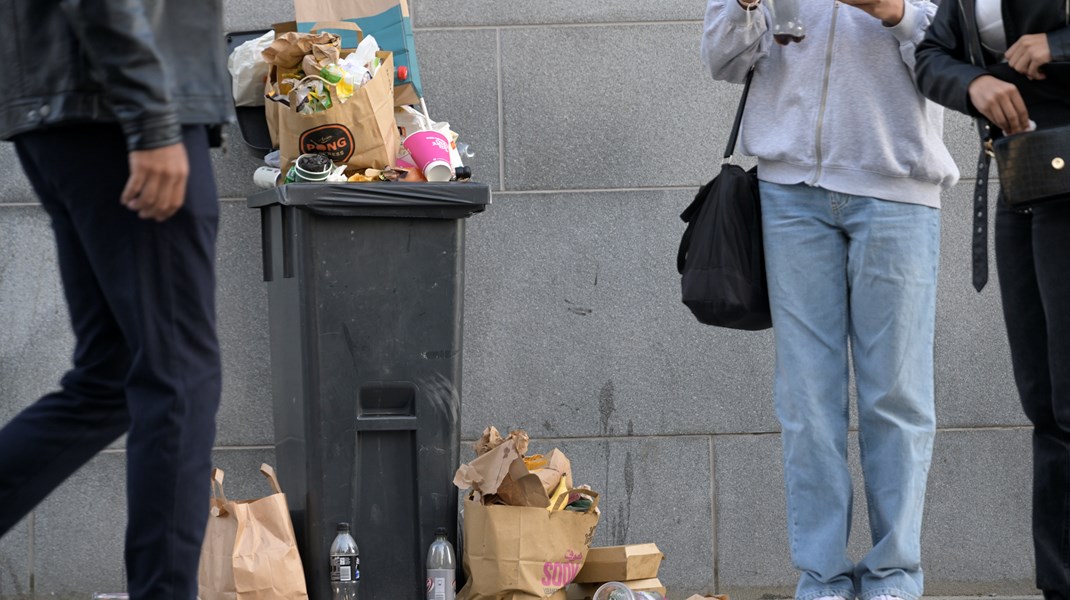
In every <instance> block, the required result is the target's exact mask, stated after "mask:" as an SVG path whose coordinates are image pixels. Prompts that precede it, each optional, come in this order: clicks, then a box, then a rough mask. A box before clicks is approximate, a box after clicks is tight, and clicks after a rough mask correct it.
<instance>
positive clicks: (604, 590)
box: [592, 581, 665, 600]
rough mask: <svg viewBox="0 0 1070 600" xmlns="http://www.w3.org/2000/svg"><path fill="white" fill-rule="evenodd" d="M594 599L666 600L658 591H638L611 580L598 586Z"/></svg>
mask: <svg viewBox="0 0 1070 600" xmlns="http://www.w3.org/2000/svg"><path fill="white" fill-rule="evenodd" d="M592 600H665V596H662V595H661V594H659V593H658V592H637V591H634V590H632V589H630V588H629V587H628V586H626V585H624V584H623V583H620V582H619V581H610V582H609V583H606V584H603V585H602V587H600V588H598V589H597V590H596V591H595V593H594V596H593V598H592Z"/></svg>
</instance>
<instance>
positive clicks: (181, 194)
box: [119, 143, 189, 222]
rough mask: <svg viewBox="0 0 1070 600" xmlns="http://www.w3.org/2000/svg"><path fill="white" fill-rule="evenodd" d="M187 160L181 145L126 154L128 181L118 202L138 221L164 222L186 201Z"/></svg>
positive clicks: (184, 149) (184, 148) (183, 147)
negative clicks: (153, 220) (128, 160)
mask: <svg viewBox="0 0 1070 600" xmlns="http://www.w3.org/2000/svg"><path fill="white" fill-rule="evenodd" d="M188 177H189V159H188V157H187V156H186V147H185V146H183V145H182V144H181V143H178V144H172V145H170V146H164V147H162V148H154V149H152V150H135V151H133V152H131V153H130V179H128V180H127V181H126V188H124V189H123V194H122V196H121V197H120V199H119V201H120V202H122V203H123V206H125V207H127V208H129V209H130V210H132V211H134V212H136V213H137V216H139V217H141V218H142V219H155V220H156V221H161V222H162V221H166V220H167V219H169V218H170V217H171V215H174V214H175V213H176V212H178V209H180V208H182V204H183V203H184V202H185V201H186V179H187V178H188Z"/></svg>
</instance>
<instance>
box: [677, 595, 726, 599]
mask: <svg viewBox="0 0 1070 600" xmlns="http://www.w3.org/2000/svg"><path fill="white" fill-rule="evenodd" d="M687 600H728V595H727V594H720V595H717V596H700V595H699V594H695V595H694V596H690V597H688V599H687Z"/></svg>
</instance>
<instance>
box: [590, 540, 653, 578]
mask: <svg viewBox="0 0 1070 600" xmlns="http://www.w3.org/2000/svg"><path fill="white" fill-rule="evenodd" d="M663 558H665V555H664V554H662V553H661V550H658V546H657V544H632V545H629V546H609V547H606V548H591V549H590V550H589V551H588V552H587V559H586V560H585V561H584V562H583V568H582V569H580V572H579V573H578V574H577V575H576V578H575V579H573V580H572V581H573V582H574V583H605V582H607V581H637V580H642V579H653V578H656V577H657V576H658V567H659V566H660V565H661V559H663Z"/></svg>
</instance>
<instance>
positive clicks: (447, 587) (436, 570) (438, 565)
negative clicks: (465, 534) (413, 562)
mask: <svg viewBox="0 0 1070 600" xmlns="http://www.w3.org/2000/svg"><path fill="white" fill-rule="evenodd" d="M456 574H457V556H456V555H455V554H454V552H453V544H450V541H449V540H448V539H447V538H446V528H445V527H439V528H438V529H436V530H435V541H434V542H431V547H430V548H429V549H428V550H427V600H454V598H456V596H457V584H456V581H455V580H454V577H455V576H456Z"/></svg>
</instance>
